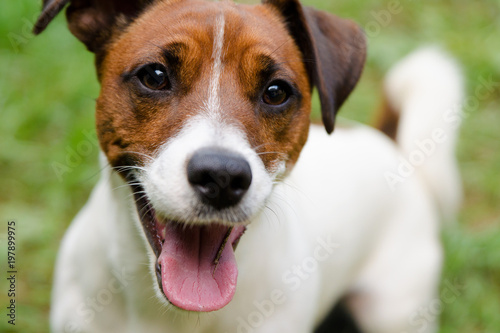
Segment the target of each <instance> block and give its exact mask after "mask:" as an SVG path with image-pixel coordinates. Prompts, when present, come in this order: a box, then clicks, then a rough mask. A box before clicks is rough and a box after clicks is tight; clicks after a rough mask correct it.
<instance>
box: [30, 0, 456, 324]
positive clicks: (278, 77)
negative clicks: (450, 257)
mask: <svg viewBox="0 0 500 333" xmlns="http://www.w3.org/2000/svg"><path fill="white" fill-rule="evenodd" d="M68 4H69V6H68V8H67V11H66V16H67V20H68V25H69V29H70V30H71V32H72V33H73V34H74V35H75V36H76V37H77V38H78V39H79V40H80V41H81V42H83V43H84V44H85V46H86V47H87V48H88V49H89V50H90V51H91V52H93V53H95V59H96V68H97V77H98V79H99V82H100V84H101V91H100V95H99V97H98V99H97V103H96V128H97V135H98V139H99V143H100V147H101V150H102V154H101V163H102V166H103V171H102V176H101V179H100V180H99V182H98V184H97V185H96V187H95V188H94V190H93V192H92V194H91V196H90V199H89V201H88V202H87V204H86V205H85V207H84V208H83V209H82V210H81V211H80V213H79V214H78V215H77V216H76V218H75V220H74V221H73V222H72V224H71V226H70V227H69V229H68V231H67V233H66V235H65V237H64V239H63V241H62V245H61V248H60V252H59V255H58V259H57V263H56V269H55V278H54V287H53V298H52V308H51V317H50V321H51V328H52V330H53V331H54V332H92V333H96V332H163V333H165V332H175V333H182V332H190V333H191V332H206V333H208V332H216V333H224V332H228V333H229V332H238V333H240V332H245V333H249V332H255V333H271V332H272V333H275V332H288V333H304V332H313V331H314V330H315V329H316V328H317V327H318V326H319V325H320V323H322V321H323V320H324V319H325V318H326V317H327V316H328V314H329V313H330V310H331V309H332V308H333V307H334V305H335V304H337V303H339V302H342V304H344V305H345V308H346V309H347V310H348V312H349V313H350V314H351V315H352V317H353V319H354V321H355V323H356V326H357V327H358V329H359V330H360V331H361V332H374V333H375V332H377V333H378V332H384V333H401V332H435V331H436V329H437V319H436V318H434V319H432V318H429V317H424V316H422V314H421V312H422V309H425V308H427V307H429V305H430V303H431V302H432V301H433V300H435V299H436V298H438V297H439V293H438V285H439V280H440V270H441V265H442V260H443V259H442V256H443V255H442V249H441V245H440V240H439V228H440V221H443V220H447V219H452V218H453V215H454V214H455V213H456V212H457V209H458V206H459V202H460V193H461V189H460V181H459V177H458V172H457V167H456V162H455V159H454V157H453V150H454V145H455V141H456V137H457V130H458V124H459V121H458V120H459V118H460V113H459V110H458V108H452V106H456V105H459V104H460V100H461V94H462V92H461V91H462V88H461V86H462V83H461V75H460V71H459V69H458V66H457V65H456V64H455V62H454V61H453V60H452V59H450V58H449V57H448V56H446V55H445V54H444V53H442V52H440V51H438V50H433V49H424V50H421V51H417V52H416V53H414V54H412V55H410V56H409V57H408V58H406V59H405V60H403V61H402V62H401V63H399V64H398V65H396V66H395V67H394V68H393V69H392V70H391V72H390V73H389V75H388V78H387V79H386V83H385V85H384V91H385V98H386V105H385V107H384V108H382V112H381V117H380V120H379V124H378V125H377V128H372V127H368V126H364V125H360V124H356V123H350V122H347V123H346V124H344V125H339V126H337V128H336V129H335V133H334V134H333V135H329V134H330V133H332V132H333V130H334V126H335V118H336V114H337V112H338V110H339V108H340V107H341V106H342V104H343V103H344V101H345V100H346V99H347V97H348V96H349V95H350V93H351V92H352V90H353V89H354V87H355V85H356V84H357V82H358V80H359V78H360V76H361V73H362V70H363V67H364V62H365V57H366V42H365V37H364V34H363V31H362V29H361V28H360V27H359V26H358V25H357V24H355V23H353V22H352V21H350V20H347V19H342V18H339V17H337V16H334V15H332V14H328V13H326V12H322V11H319V10H316V9H313V8H308V7H303V6H302V5H301V4H300V3H299V2H298V0H264V1H263V3H261V4H258V5H243V4H235V3H232V2H227V1H225V2H207V1H204V0H156V1H155V0H150V1H146V0H136V1H131V0H129V1H118V0H101V1H94V0H45V1H44V6H43V10H42V13H41V16H40V18H39V20H38V22H37V23H36V24H35V28H34V32H35V33H36V34H38V33H40V32H42V31H43V30H44V29H45V28H46V27H47V25H48V24H49V23H50V21H51V20H52V19H53V18H54V17H55V16H56V15H57V14H58V13H59V12H60V11H62V10H63V9H64V7H65V6H66V5H68ZM313 88H316V90H317V92H318V95H319V99H320V103H321V114H322V121H323V125H322V126H321V125H311V122H310V112H311V100H312V90H313ZM443 112H444V114H443ZM329 330H330V332H331V331H336V330H335V327H333V328H329Z"/></svg>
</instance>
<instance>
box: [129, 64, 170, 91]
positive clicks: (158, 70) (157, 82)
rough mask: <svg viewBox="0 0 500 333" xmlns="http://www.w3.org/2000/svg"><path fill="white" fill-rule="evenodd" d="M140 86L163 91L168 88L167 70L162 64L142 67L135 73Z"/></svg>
mask: <svg viewBox="0 0 500 333" xmlns="http://www.w3.org/2000/svg"><path fill="white" fill-rule="evenodd" d="M137 77H138V78H139V81H141V83H142V85H143V86H145V87H146V88H149V89H151V90H163V89H169V88H170V81H169V80H168V75H167V69H166V68H165V66H163V65H162V64H148V65H145V66H143V67H142V68H141V69H140V70H139V72H138V73H137Z"/></svg>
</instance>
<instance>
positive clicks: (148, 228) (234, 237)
mask: <svg viewBox="0 0 500 333" xmlns="http://www.w3.org/2000/svg"><path fill="white" fill-rule="evenodd" d="M131 186H132V187H133V188H132V189H133V192H134V197H135V202H136V206H137V210H138V215H139V218H140V221H141V223H142V226H143V230H144V233H145V235H146V238H147V240H148V242H149V244H150V246H151V248H152V250H153V252H154V254H155V256H156V258H155V259H156V278H157V280H158V286H159V289H160V291H161V292H162V293H163V295H164V297H165V298H166V299H167V301H168V302H169V303H170V304H172V305H174V306H175V307H177V308H179V309H182V310H186V311H196V312H210V311H216V310H219V309H221V308H223V307H224V306H226V305H227V304H228V303H229V302H230V301H231V300H232V298H233V295H234V293H235V290H236V280H237V277H238V268H237V265H236V259H235V255H234V251H235V249H236V246H237V245H238V241H239V239H240V238H241V236H242V235H243V233H244V232H245V229H246V227H245V225H244V224H243V223H242V222H241V221H240V222H232V223H229V222H228V221H226V223H220V221H218V222H212V223H203V224H202V223H190V224H188V223H186V221H179V220H174V219H169V218H164V217H161V216H160V214H158V213H157V212H156V211H155V209H154V208H153V205H152V204H151V202H150V201H149V200H148V198H147V196H145V195H143V194H144V190H143V188H142V187H140V185H131Z"/></svg>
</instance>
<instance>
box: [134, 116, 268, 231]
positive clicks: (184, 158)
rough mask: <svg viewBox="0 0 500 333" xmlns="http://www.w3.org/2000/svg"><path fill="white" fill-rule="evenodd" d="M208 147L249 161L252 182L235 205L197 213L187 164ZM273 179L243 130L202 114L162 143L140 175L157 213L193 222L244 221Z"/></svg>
mask: <svg viewBox="0 0 500 333" xmlns="http://www.w3.org/2000/svg"><path fill="white" fill-rule="evenodd" d="M210 147H218V148H225V149H227V150H229V151H231V152H234V153H237V154H239V155H241V156H243V157H244V158H245V160H246V161H247V162H248V163H249V164H250V168H251V170H252V175H253V181H252V183H251V185H250V188H249V189H248V191H247V193H246V195H245V196H244V197H243V199H242V201H241V202H240V203H239V204H238V205H237V206H235V207H231V208H227V209H225V210H223V211H222V212H217V211H212V212H209V214H207V215H206V216H200V215H199V214H198V212H199V211H200V209H201V208H202V207H204V206H205V205H204V204H203V203H201V202H200V200H199V199H198V196H197V195H196V193H195V191H194V190H193V188H192V187H191V185H190V184H189V182H188V180H187V164H188V162H189V159H190V158H191V156H193V154H194V153H195V152H196V151H197V150H199V149H202V148H210ZM274 178H275V176H273V175H272V174H268V173H267V172H266V170H265V168H264V164H263V163H262V160H261V159H260V158H259V157H258V155H257V153H256V152H255V151H254V150H253V149H252V148H251V147H250V145H249V144H248V141H247V139H246V135H245V133H244V132H242V131H241V130H240V129H238V128H237V127H235V126H234V125H228V124H225V123H223V122H219V121H216V120H215V119H214V118H212V117H206V116H204V115H200V116H196V117H194V118H192V119H190V120H189V121H188V122H187V124H186V125H185V127H184V128H183V130H182V131H181V132H180V134H179V135H177V136H176V137H174V138H171V139H170V140H169V141H168V142H167V143H165V144H164V146H163V148H162V149H161V150H160V153H159V154H158V156H157V158H155V159H154V160H153V162H152V163H149V164H147V165H146V167H145V168H144V172H141V173H140V175H139V179H140V180H141V182H142V184H144V187H145V190H146V193H147V196H148V198H149V200H150V201H151V202H152V203H153V206H154V207H155V210H156V211H157V212H158V213H160V214H161V215H164V216H166V217H168V218H170V219H173V220H179V221H186V222H194V223H204V222H205V223H206V222H213V221H218V222H221V223H227V222H241V221H245V220H247V218H248V217H249V216H253V215H255V214H256V213H257V211H258V210H259V209H260V207H261V206H262V203H263V202H264V201H265V200H266V199H267V197H268V196H269V195H270V194H271V189H272V183H273V181H274ZM205 208H207V207H205Z"/></svg>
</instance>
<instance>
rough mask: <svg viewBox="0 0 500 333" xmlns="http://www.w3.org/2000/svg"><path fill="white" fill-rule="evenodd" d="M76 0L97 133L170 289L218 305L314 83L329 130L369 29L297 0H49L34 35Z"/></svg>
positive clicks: (299, 131) (292, 154) (298, 140)
mask: <svg viewBox="0 0 500 333" xmlns="http://www.w3.org/2000/svg"><path fill="white" fill-rule="evenodd" d="M68 3H69V7H68V9H67V19H68V22H69V28H70V30H71V31H72V33H73V34H74V35H75V36H76V37H77V38H78V39H80V40H81V41H82V42H83V43H84V44H85V45H86V46H87V47H88V49H89V50H90V51H92V52H94V53H95V54H96V65H97V73H98V77H99V80H100V82H101V93H100V96H99V98H98V100H97V112H96V116H97V133H98V137H99V141H100V145H101V148H102V150H103V151H104V153H105V154H106V156H107V158H108V161H109V163H110V165H111V166H112V167H114V168H115V169H116V170H117V172H119V173H120V175H121V176H122V177H123V178H124V179H125V180H126V181H127V182H128V183H129V184H130V186H131V188H132V190H133V192H134V194H135V201H136V204H137V208H138V213H139V214H138V216H139V218H140V221H141V223H142V225H143V229H144V232H145V235H146V238H147V239H148V241H149V244H150V246H151V249H152V251H153V252H154V253H155V255H156V261H155V262H154V263H153V264H154V265H155V268H156V272H157V279H158V281H159V286H160V290H161V291H162V292H163V293H164V295H165V296H166V298H167V299H168V300H169V301H170V302H171V303H172V304H174V305H175V306H177V307H179V308H182V309H185V310H191V311H213V310H217V309H220V308H222V307H223V306H225V305H226V304H227V303H228V302H229V301H230V300H231V298H232V296H233V294H234V291H235V286H236V277H237V268H236V262H235V258H234V252H233V248H234V247H235V246H236V244H237V242H238V240H239V238H240V237H241V236H242V234H243V232H244V230H245V225H246V224H247V223H248V222H249V221H250V220H251V219H252V218H254V217H255V216H256V215H257V214H259V212H260V211H261V210H262V209H263V208H264V207H265V203H266V200H267V199H268V198H269V196H270V194H271V191H272V187H273V184H274V183H275V181H276V180H278V179H279V178H280V177H282V176H283V175H284V174H285V173H286V172H287V171H288V170H289V169H290V168H291V167H292V166H293V164H294V163H295V162H296V161H297V159H298V157H299V154H300V151H301V149H302V147H303V146H304V144H305V142H306V139H307V135H308V128H309V114H310V110H311V91H312V89H313V87H316V88H317V90H318V92H319V96H320V100H321V108H322V115H323V122H324V125H325V127H326V130H327V131H328V132H329V133H330V132H332V130H333V127H334V118H335V114H336V112H337V110H338V108H339V107H340V106H341V105H342V103H343V102H344V100H345V99H346V98H347V96H348V95H349V94H350V92H351V91H352V89H353V88H354V86H355V84H356V82H357V81H358V78H359V76H360V74H361V71H362V67H363V63H364V59H365V41H364V36H363V33H362V32H361V30H360V29H359V28H358V26H357V25H355V24H353V23H352V22H350V21H348V20H343V19H340V18H338V17H335V16H333V15H330V14H327V13H324V12H321V11H317V10H314V9H311V8H304V7H302V6H301V5H300V3H299V2H298V1H297V0H264V3H263V4H260V5H256V6H247V5H237V4H233V3H230V2H218V3H214V2H207V1H202V0H163V1H162V0H158V1H154V0H151V1H147V0H136V1H132V0H128V1H124V0H73V1H71V0H45V1H44V8H43V12H42V14H41V17H40V19H39V21H38V22H37V24H36V25H35V33H39V32H41V31H43V30H44V29H45V27H46V26H47V24H48V23H49V22H50V21H51V20H52V19H53V18H54V17H55V16H56V15H57V13H58V12H59V11H61V10H62V8H63V7H64V6H65V5H66V4H68Z"/></svg>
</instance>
